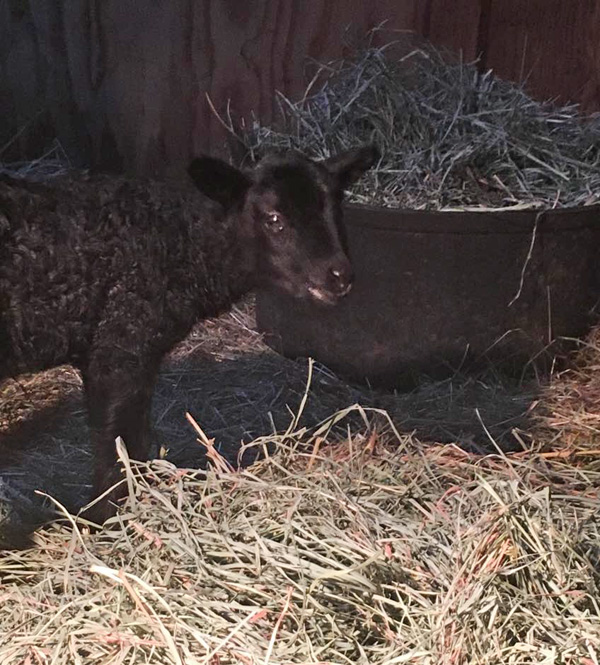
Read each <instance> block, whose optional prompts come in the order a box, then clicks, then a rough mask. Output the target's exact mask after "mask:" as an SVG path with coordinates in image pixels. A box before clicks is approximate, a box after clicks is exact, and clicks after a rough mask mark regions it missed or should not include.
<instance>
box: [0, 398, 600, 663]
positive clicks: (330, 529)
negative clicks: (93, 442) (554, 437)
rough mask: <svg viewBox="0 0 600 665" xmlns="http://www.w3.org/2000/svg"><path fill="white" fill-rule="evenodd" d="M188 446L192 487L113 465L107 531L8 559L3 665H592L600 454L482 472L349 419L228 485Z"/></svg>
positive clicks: (60, 536)
mask: <svg viewBox="0 0 600 665" xmlns="http://www.w3.org/2000/svg"><path fill="white" fill-rule="evenodd" d="M353 410H354V411H357V412H358V414H359V415H360V417H361V418H362V419H364V426H363V427H362V431H354V432H348V436H347V437H345V438H341V437H339V436H334V435H332V434H331V432H332V431H333V430H334V426H335V425H336V424H339V422H341V421H343V419H344V418H345V417H347V416H348V415H350V414H351V413H352V411H353ZM375 423H377V424H375ZM198 436H199V440H200V441H202V442H203V444H204V445H205V446H206V447H207V449H208V456H209V458H210V459H211V465H210V466H209V468H208V469H207V470H206V472H203V471H191V470H186V469H177V468H175V467H174V466H173V465H171V464H170V463H168V462H166V461H155V462H153V463H152V464H150V465H142V464H131V463H129V462H127V460H126V458H124V459H125V462H126V466H127V476H126V482H127V483H128V485H129V491H130V498H129V500H128V503H127V504H126V506H125V507H124V509H123V510H122V511H121V513H120V515H119V516H118V517H117V518H115V519H114V520H113V521H112V522H111V523H110V524H108V525H106V526H105V529H104V530H103V531H102V532H101V533H99V534H96V535H89V534H88V533H87V532H86V530H85V526H84V525H81V524H80V525H79V526H74V528H73V531H71V530H70V528H68V527H64V526H63V527H59V526H58V525H55V526H54V527H52V528H50V529H49V530H46V531H43V532H41V533H39V534H38V535H37V536H36V538H37V542H38V546H39V547H38V549H35V550H31V551H26V552H21V553H19V552H12V553H5V554H4V555H2V558H0V574H1V575H2V588H1V591H0V597H1V599H2V601H3V602H2V603H0V662H2V663H15V664H16V663H25V662H27V663H50V662H51V663H53V664H54V665H61V664H62V663H64V664H66V663H88V662H90V663H91V662H102V663H156V662H160V663H177V664H184V663H185V664H190V665H191V664H192V663H221V664H223V665H224V664H226V663H232V664H233V663H236V664H237V663H245V664H248V665H250V664H254V663H256V664H258V663H261V664H264V663H273V664H274V663H348V664H350V663H352V664H353V665H354V664H367V663H381V664H383V663H386V664H390V665H391V664H397V663H419V664H421V663H422V664H428V665H438V664H440V663H455V664H465V665H467V664H471V663H475V662H477V663H500V662H501V663H515V664H516V663H542V662H543V663H573V664H575V663H585V664H586V665H592V664H593V663H597V662H598V657H599V656H600V652H599V650H598V645H599V644H600V605H599V602H600V574H599V573H598V570H599V565H600V548H599V547H598V543H599V542H600V540H599V538H600V498H599V496H598V488H599V487H600V469H599V468H598V466H597V462H596V459H597V458H596V455H597V451H595V452H594V451H587V453H585V454H581V455H579V456H577V455H575V454H574V455H573V456H572V457H571V458H570V459H563V458H562V457H561V456H553V455H552V454H551V453H549V452H548V451H546V452H528V453H525V452H523V453H518V454H513V455H504V454H501V453H498V454H494V455H488V456H483V457H482V456H476V455H474V454H469V453H466V452H464V451H463V450H461V449H459V448H457V447H456V446H451V445H450V446H437V445H434V446H429V447H428V446H425V445H423V444H422V443H420V442H419V441H417V440H416V439H414V438H413V437H412V436H410V435H402V434H400V433H398V432H397V431H396V430H395V428H394V427H393V425H392V424H391V422H390V421H388V420H386V418H385V416H383V415H382V414H374V413H370V412H366V411H364V410H362V409H361V408H360V407H354V408H350V409H348V410H346V411H345V412H341V413H338V414H337V415H336V416H334V417H333V418H331V419H328V420H327V421H326V422H324V423H322V425H321V426H320V427H318V428H316V429H315V430H313V431H312V432H307V431H306V430H303V429H301V428H297V429H295V430H294V429H290V430H289V431H288V432H287V433H284V434H281V435H279V436H273V437H265V438H262V439H259V440H256V441H254V442H253V443H251V444H249V445H250V446H251V447H258V448H261V449H262V448H268V447H269V446H270V445H272V444H273V443H274V444H276V447H277V453H276V454H275V455H267V457H266V459H263V460H262V461H261V462H258V463H257V464H255V465H254V466H253V467H250V468H248V469H246V470H242V471H234V470H232V469H231V467H230V466H229V465H228V464H227V463H226V462H225V460H223V458H221V457H220V456H219V455H218V453H216V451H215V449H214V446H213V444H212V442H211V441H210V440H209V439H207V438H206V436H205V435H204V433H203V432H202V431H201V430H200V429H199V428H198ZM571 452H573V453H575V451H571ZM580 452H585V451H580ZM121 454H123V451H121Z"/></svg>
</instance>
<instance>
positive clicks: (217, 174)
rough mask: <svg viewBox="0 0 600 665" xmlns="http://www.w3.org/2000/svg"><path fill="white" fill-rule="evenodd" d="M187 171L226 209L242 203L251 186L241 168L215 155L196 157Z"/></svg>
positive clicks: (205, 191) (199, 186)
mask: <svg viewBox="0 0 600 665" xmlns="http://www.w3.org/2000/svg"><path fill="white" fill-rule="evenodd" d="M187 171H188V174H189V176H190V178H191V179H192V180H193V181H194V184H195V185H196V187H197V188H198V189H199V190H200V191H201V192H202V193H203V194H204V195H205V196H208V198H210V199H213V200H214V201H217V202H218V203H220V204H221V205H222V206H223V207H224V208H226V209H228V208H231V207H232V206H234V205H236V204H238V203H241V202H242V201H243V199H244V197H245V196H246V192H247V191H248V188H249V187H250V179H249V178H248V177H247V176H245V175H244V174H243V173H242V172H241V171H240V170H239V169H236V168H235V167H233V166H230V165H229V164H226V163H225V162H224V161H222V160H221V159H216V158H214V157H208V156H202V157H196V159H193V160H192V161H191V162H190V165H189V166H188V170H187Z"/></svg>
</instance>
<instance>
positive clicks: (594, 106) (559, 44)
mask: <svg viewBox="0 0 600 665" xmlns="http://www.w3.org/2000/svg"><path fill="white" fill-rule="evenodd" d="M598 11H599V3H598V1H597V0H577V2H570V1H568V0H527V1H524V0H493V1H492V3H491V11H490V17H489V30H488V35H487V38H486V40H485V41H486V43H487V44H486V50H487V54H486V65H487V66H488V67H489V68H491V69H493V70H494V72H495V73H496V74H497V75H498V76H501V77H503V78H507V79H509V80H512V81H518V82H524V83H525V84H526V87H527V89H528V90H529V92H530V93H531V94H532V95H533V96H535V97H537V98H539V99H558V100H560V101H562V102H566V101H574V102H582V103H584V105H585V107H586V109H587V110H590V111H591V110H600V97H598V96H597V94H596V95H594V94H593V93H591V92H590V84H592V82H593V81H597V77H598V73H599V71H600V70H598V64H599V63H598V61H597V59H596V60H595V59H594V56H593V55H591V54H593V53H597V51H598V37H600V33H599V27H600V26H598V20H599V18H600V16H599V14H598Z"/></svg>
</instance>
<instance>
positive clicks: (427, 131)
mask: <svg viewBox="0 0 600 665" xmlns="http://www.w3.org/2000/svg"><path fill="white" fill-rule="evenodd" d="M405 50H406V49H405V48H404V49H403V50H401V49H399V48H397V45H396V44H394V43H392V44H388V45H387V46H384V47H382V48H374V47H369V48H366V49H361V50H358V51H356V53H355V55H353V56H350V57H348V58H346V59H341V60H338V61H335V62H332V63H328V64H322V65H320V66H319V67H318V70H317V72H316V74H315V76H314V77H313V78H312V80H311V81H310V83H309V85H308V86H307V88H306V91H305V93H304V95H303V97H302V98H301V99H300V100H298V101H292V100H290V99H288V98H286V97H285V96H284V95H283V94H279V95H278V97H277V99H278V109H279V115H278V117H277V119H276V120H275V122H274V124H273V126H272V127H267V126H264V125H261V124H260V123H259V122H258V121H257V120H254V121H253V122H252V123H251V124H250V125H249V126H247V127H242V128H241V129H240V128H238V127H236V126H234V123H233V122H232V121H231V118H229V119H227V120H224V121H223V122H224V123H225V124H226V126H227V128H228V129H229V130H230V131H231V133H232V134H235V135H237V136H238V138H239V139H240V140H241V142H242V144H243V145H244V147H245V149H246V150H247V151H248V152H249V154H250V157H251V158H256V157H258V156H260V155H261V154H262V153H263V152H264V151H265V150H267V149H271V148H294V149H297V150H300V151H301V152H304V153H306V154H308V155H311V156H316V157H328V156H329V155H331V154H335V153H337V152H339V151H341V150H344V149H347V148H351V147H356V146H360V145H363V144H365V143H374V144H375V145H377V146H378V147H379V149H380V151H381V153H382V158H381V161H380V163H379V165H378V166H377V167H376V168H374V169H372V170H370V171H369V173H367V174H366V175H365V177H364V178H362V179H361V180H360V182H359V183H357V184H356V185H355V186H354V187H353V188H352V190H351V192H350V194H349V200H350V201H353V202H355V203H368V204H374V205H380V206H386V207H392V208H410V209H416V210H421V209H426V210H443V209H465V208H478V209H489V208H506V207H508V208H523V207H527V208H540V207H544V208H547V207H550V208H554V207H569V206H578V205H589V204H593V203H596V202H597V201H598V200H599V192H600V168H599V165H600V119H599V118H598V117H597V116H596V117H593V118H586V117H582V116H581V115H580V114H579V113H578V109H577V107H576V106H575V105H567V106H558V105H555V104H552V103H549V102H538V101H535V100H533V99H531V98H530V97H529V96H528V95H527V94H526V93H525V91H524V89H523V88H522V87H521V86H518V85H515V84H512V83H509V82H506V81H503V80H501V79H499V78H497V77H496V76H494V75H493V73H492V72H491V71H487V72H480V71H479V69H478V67H477V63H464V62H454V61H451V60H449V59H447V58H444V57H442V55H440V53H438V52H437V51H435V50H434V49H433V47H430V46H427V45H425V46H423V47H422V48H418V49H414V50H412V51H410V52H408V53H406V52H405ZM319 86H320V87H319Z"/></svg>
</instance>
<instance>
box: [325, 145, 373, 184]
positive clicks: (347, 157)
mask: <svg viewBox="0 0 600 665" xmlns="http://www.w3.org/2000/svg"><path fill="white" fill-rule="evenodd" d="M378 159H379V150H377V148H376V147H375V146H373V145H367V146H363V147H362V148H354V149H353V150H347V151H346V152H342V153H340V154H339V155H335V156H334V157H329V159H326V160H324V161H323V165H324V166H325V167H326V168H327V169H328V170H329V171H330V172H331V173H333V174H334V175H336V176H337V178H338V182H339V184H340V187H341V188H342V189H347V188H348V187H350V185H352V184H353V183H354V182H356V181H357V180H358V179H359V178H360V176H361V175H362V174H363V173H364V172H365V171H366V170H367V169H369V168H371V166H373V164H375V162H376V161H377V160H378Z"/></svg>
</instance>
